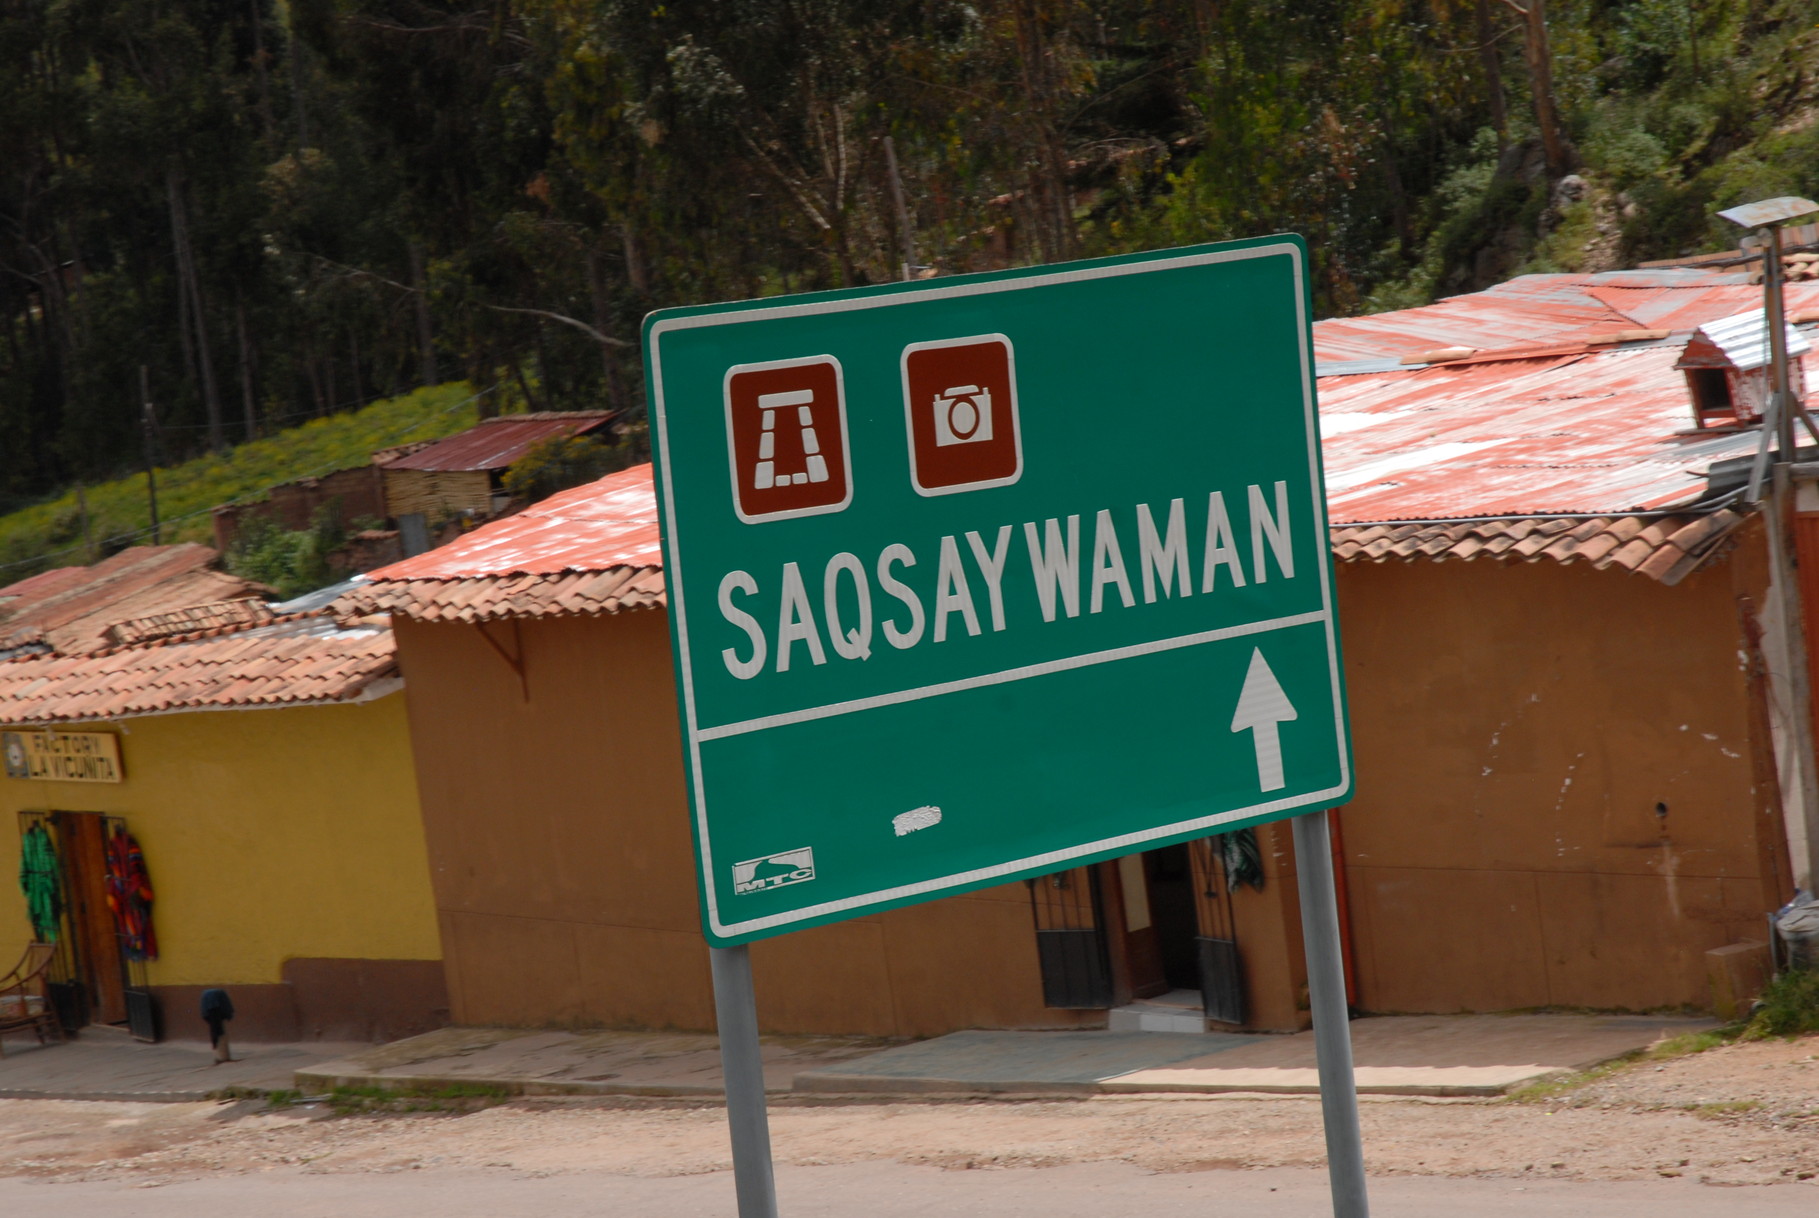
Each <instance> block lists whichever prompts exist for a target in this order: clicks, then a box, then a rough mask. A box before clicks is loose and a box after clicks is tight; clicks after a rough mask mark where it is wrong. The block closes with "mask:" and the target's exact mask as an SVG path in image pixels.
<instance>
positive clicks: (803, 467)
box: [726, 355, 853, 523]
mask: <svg viewBox="0 0 1819 1218" xmlns="http://www.w3.org/2000/svg"><path fill="white" fill-rule="evenodd" d="M726 431H727V458H728V460H729V462H730V463H731V466H732V476H733V503H734V507H735V509H736V510H737V511H738V513H739V519H741V520H743V521H746V522H747V523H753V522H756V521H759V520H776V519H785V518H788V517H791V516H812V515H815V514H817V513H819V512H837V511H839V510H840V509H841V508H843V507H845V506H846V505H847V502H848V501H849V500H850V499H851V498H852V489H853V480H852V470H851V469H850V468H849V466H848V464H847V455H846V398H845V394H844V391H843V387H842V385H841V376H840V361H839V360H837V359H835V358H834V357H833V356H831V355H818V356H815V357H813V358H811V359H799V360H779V361H776V362H773V363H766V364H740V365H739V366H737V367H735V368H730V369H728V370H727V374H726Z"/></svg>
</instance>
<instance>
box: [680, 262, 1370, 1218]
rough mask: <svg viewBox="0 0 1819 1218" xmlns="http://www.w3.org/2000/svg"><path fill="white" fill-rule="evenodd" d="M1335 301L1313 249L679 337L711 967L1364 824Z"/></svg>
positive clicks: (698, 808) (729, 1053)
mask: <svg viewBox="0 0 1819 1218" xmlns="http://www.w3.org/2000/svg"><path fill="white" fill-rule="evenodd" d="M1309 301H1310V292H1309V287H1308V272H1307V250H1306V247H1305V245H1304V244H1303V243H1302V241H1301V240H1300V238H1298V237H1293V236H1280V237H1266V238H1260V239H1257V240H1253V241H1238V242H1230V243H1226V244H1222V245H1206V246H1196V247H1192V248H1188V249H1178V250H1161V251H1156V252H1153V253H1146V254H1138V255H1131V256H1127V257H1120V258H1105V259H1098V260H1095V261H1089V262H1078V263H1070V264H1067V265H1062V266H1042V267H1028V268H1021V269H1018V270H1013V271H1002V272H994V273H991V274H985V275H962V276H953V277H950V278H943V279H933V280H928V281H926V282H921V281H918V282H912V283H898V284H888V285H879V286H874V287H866V288H856V289H850V290H846V291H838V292H826V293H819V294H815V295H809V296H794V297H784V298H780V299H768V300H755V301H745V302H741V303H737V304H728V305H710V306H703V307H698V308H683V309H668V310H664V311H662V312H658V313H653V314H652V315H651V316H650V317H649V318H648V319H647V320H646V322H645V327H644V350H645V359H646V376H647V384H648V391H649V402H650V417H651V438H652V442H653V451H654V455H655V459H656V463H657V470H656V475H657V499H658V508H659V511H660V513H661V516H662V526H663V547H664V582H665V588H666V594H667V597H668V604H669V622H670V637H671V643H672V649H673V654H674V658H675V663H676V686H677V694H678V696H677V703H678V708H679V711H680V714H681V720H682V740H683V750H684V764H685V767H686V772H687V777H688V791H689V805H690V813H691V823H692V827H693V829H694V834H695V848H696V862H697V866H698V878H699V881H700V893H701V904H702V927H703V931H704V933H705V935H706V937H707V940H708V942H709V943H710V944H711V945H713V946H714V947H716V948H729V947H735V946H738V945H741V944H745V943H749V942H751V941H752V940H754V939H760V938H764V937H766V936H769V935H777V934H783V933H786V932H788V931H792V930H799V929H804V928H807V927H811V926H817V925H824V924H827V923H832V922H838V921H843V920H845V919H849V918H855V917H863V916H867V915H870V914H876V913H878V912H880V911H882V910H886V909H891V908H894V907H897V906H902V905H908V904H912V903H915V902H920V901H929V900H934V899H936V898H938V897H942V896H947V895H953V894H958V893H962V892H967V891H970V890H973V889H978V888H984V887H987V886H991V885H997V884H1003V883H1005V882H1007V881H1010V880H1016V879H1021V878H1024V877H1027V876H1034V875H1046V874H1050V873H1053V872H1056V871H1061V870H1064V869H1066V868H1069V867H1076V866H1081V865H1084V864H1088V863H1092V862H1096V861H1098V860H1101V859H1110V858H1118V857H1122V856H1125V855H1129V854H1134V853H1136V852H1138V851H1141V850H1147V849H1152V848H1155V847H1160V846H1165V845H1169V844H1172V843H1176V842H1184V841H1191V840H1194V839H1197V838H1202V837H1205V836H1207V835H1208V834H1212V833H1219V832H1224V831H1227V830H1231V829H1236V828H1240V827H1242V826H1244V825H1252V824H1257V823H1260V822H1263V821H1272V820H1280V819H1283V818H1287V817H1292V816H1297V815H1300V814H1302V813H1305V812H1307V811H1309V810H1319V809H1324V808H1328V807H1332V806H1334V805H1337V804H1341V803H1344V802H1345V801H1346V800H1348V799H1349V798H1350V797H1351V790H1352V768H1351V745H1350V734H1349V729H1348V726H1347V723H1346V710H1345V692H1344V683H1343V680H1342V677H1341V667H1340V659H1339V636H1338V621H1337V614H1336V609H1335V605H1334V598H1333V577H1332V556H1331V554H1330V552H1329V546H1328V533H1327V521H1326V499H1325V486H1324V482H1323V479H1322V476H1321V472H1320V435H1319V425H1318V419H1317V416H1316V412H1315V404H1314V364H1313V337H1312V329H1311V313H1310V303H1309ZM1322 857H1324V856H1322ZM1328 886H1329V887H1328V896H1327V898H1326V899H1327V901H1328V908H1329V910H1330V902H1331V895H1330V873H1329V875H1328ZM1328 921H1329V922H1330V921H1331V916H1330V913H1329V915H1328ZM1319 924H1320V921H1319V918H1318V917H1310V920H1309V925H1310V926H1317V925H1319ZM1318 937H1319V936H1318V935H1315V936H1313V937H1311V938H1310V952H1312V951H1314V950H1315V946H1314V940H1315V939H1317V938H1318ZM743 960H744V957H743V956H738V957H733V956H723V955H720V954H716V956H715V965H714V968H715V980H716V993H717V996H718V997H717V1000H718V1002H719V1003H720V1010H721V1018H722V1021H723V1025H724V1030H725V1036H726V1042H725V1046H724V1048H723V1052H724V1054H725V1055H726V1063H727V1085H728V1103H729V1115H730V1117H731V1119H732V1121H733V1125H734V1130H735V1147H736V1158H737V1159H738V1161H739V1162H741V1163H745V1164H747V1165H748V1166H749V1170H748V1171H747V1172H746V1173H745V1175H743V1176H742V1177H741V1181H740V1196H741V1205H742V1207H743V1206H744V1205H745V1204H746V1200H747V1198H750V1199H751V1202H750V1203H751V1204H752V1205H753V1206H759V1205H763V1204H768V1202H764V1201H762V1200H761V1199H760V1198H762V1197H768V1195H769V1182H768V1175H765V1174H761V1173H760V1165H759V1160H760V1159H763V1160H764V1163H765V1164H768V1159H767V1158H765V1157H764V1156H763V1146H764V1138H763V1125H762V1115H763V1089H762V1077H761V1072H759V1070H758V1068H757V1059H756V1052H757V1049H756V1021H755V1017H753V1016H752V1007H751V1000H750V989H749V966H747V965H745V964H744V963H743ZM1335 961H1336V956H1335ZM1321 975H1322V976H1324V974H1321ZM1319 984H1320V985H1321V986H1322V987H1325V988H1322V989H1320V990H1319V991H1318V992H1320V993H1327V992H1328V991H1329V990H1330V989H1331V987H1329V986H1326V985H1325V982H1324V981H1322V982H1320V983H1319ZM1337 992H1338V993H1339V994H1340V998H1339V999H1338V1001H1339V1003H1340V1006H1339V1007H1338V1010H1339V1012H1340V1016H1339V1018H1340V1019H1341V1020H1343V1015H1344V1010H1343V1003H1344V1000H1343V984H1342V983H1341V985H1340V986H1339V988H1338V991H1337ZM1322 1026H1323V1027H1325V1028H1326V1030H1327V1031H1328V1033H1333V1034H1337V1035H1339V1036H1340V1037H1341V1039H1343V1033H1344V1025H1343V1022H1341V1023H1339V1024H1337V1025H1333V1024H1332V1022H1331V1020H1330V1019H1326V1020H1324V1022H1323V1024H1322ZM1323 1044H1324V1042H1323ZM1322 1056H1323V1061H1324V1060H1325V1058H1327V1057H1328V1056H1330V1054H1327V1053H1325V1052H1323V1055H1322ZM736 1076H737V1081H736ZM735 1089H737V1090H738V1092H739V1095H740V1096H741V1097H742V1098H741V1099H739V1100H738V1101H737V1102H735V1100H734V1092H735ZM1353 1128H1354V1130H1355V1128H1356V1120H1355V1116H1354V1120H1353ZM1354 1141H1355V1137H1354ZM771 1212H772V1211H771V1210H770V1209H763V1208H754V1209H751V1210H750V1211H749V1215H768V1214H770V1213H771ZM741 1213H742V1214H747V1211H746V1210H745V1209H743V1208H742V1210H741ZM749 1215H748V1218H749Z"/></svg>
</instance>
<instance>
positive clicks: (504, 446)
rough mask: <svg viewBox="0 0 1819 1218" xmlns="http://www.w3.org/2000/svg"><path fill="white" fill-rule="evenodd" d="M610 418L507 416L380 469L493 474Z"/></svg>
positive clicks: (604, 414) (593, 414)
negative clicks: (549, 441) (536, 449)
mask: <svg viewBox="0 0 1819 1218" xmlns="http://www.w3.org/2000/svg"><path fill="white" fill-rule="evenodd" d="M612 417H613V415H612V412H611V411H607V410H575V411H543V412H540V413H536V414H508V415H502V416H500V417H499V418H496V419H486V420H483V421H482V422H481V423H480V424H479V426H477V427H470V428H468V429H467V430H466V431H464V432H461V433H460V434H459V435H453V436H450V437H449V438H448V439H446V440H437V441H436V442H435V443H434V444H426V445H424V446H423V447H422V448H418V449H414V450H412V451H411V452H408V453H406V454H405V455H404V456H402V457H394V458H392V459H391V460H389V461H385V462H383V463H381V465H380V468H381V469H427V470H440V471H451V470H479V469H485V470H493V469H504V468H505V467H506V466H508V465H510V464H511V463H512V462H514V461H516V460H517V459H518V458H519V457H522V456H523V455H524V454H525V452H526V450H528V449H529V448H530V447H531V445H533V444H536V443H538V442H540V441H542V440H547V439H550V438H551V437H553V436H579V435H586V434H587V433H588V432H592V431H597V430H599V429H600V428H602V427H604V426H606V424H607V422H608V421H609V420H610V419H611V418H612Z"/></svg>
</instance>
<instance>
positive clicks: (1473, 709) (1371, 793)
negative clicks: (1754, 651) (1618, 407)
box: [1338, 530, 1790, 1012]
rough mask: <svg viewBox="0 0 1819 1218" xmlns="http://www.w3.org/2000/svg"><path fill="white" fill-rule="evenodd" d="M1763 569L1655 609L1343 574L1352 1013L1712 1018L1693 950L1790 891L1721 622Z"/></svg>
mask: <svg viewBox="0 0 1819 1218" xmlns="http://www.w3.org/2000/svg"><path fill="white" fill-rule="evenodd" d="M1760 546H1761V536H1760V531H1759V530H1751V531H1750V532H1749V533H1747V534H1745V536H1744V541H1743V544H1742V545H1741V546H1740V547H1739V549H1738V550H1737V551H1735V552H1734V553H1733V555H1732V556H1731V557H1730V558H1728V559H1726V560H1723V561H1719V562H1715V563H1713V564H1712V565H1710V566H1708V567H1707V568H1706V569H1704V570H1702V571H1700V572H1698V573H1697V574H1695V575H1693V576H1692V577H1691V578H1689V579H1688V580H1687V581H1686V582H1685V583H1683V584H1681V585H1680V586H1678V587H1674V588H1665V587H1662V586H1661V585H1660V584H1658V583H1656V582H1654V581H1653V580H1648V579H1640V578H1636V577H1633V576H1629V575H1625V574H1622V573H1620V572H1617V571H1602V572H1601V571H1594V570H1591V569H1589V568H1587V567H1582V566H1560V565H1556V564H1554V563H1551V562H1539V563H1533V564H1518V565H1503V564H1498V563H1492V562H1475V563H1429V562H1415V563H1407V564H1405V563H1390V564H1384V565H1381V566H1378V565H1371V564H1363V563H1357V564H1342V565H1341V566H1340V567H1339V573H1338V589H1339V606H1340V614H1341V621H1342V622H1343V623H1344V646H1345V652H1346V657H1345V658H1346V674H1347V682H1348V688H1349V692H1350V696H1351V707H1352V722H1353V734H1354V741H1355V744H1356V752H1357V776H1358V782H1357V798H1356V800H1355V802H1354V803H1353V804H1352V805H1351V806H1349V807H1348V808H1346V810H1345V811H1344V812H1343V813H1342V814H1341V815H1342V817H1343V828H1344V839H1345V853H1346V865H1347V868H1348V879H1349V881H1350V905H1351V913H1352V917H1353V924H1354V929H1355V935H1356V941H1355V958H1356V961H1357V967H1358V988H1359V1002H1360V1004H1361V1005H1362V1006H1363V1007H1364V1008H1365V1009H1367V1010H1372V1011H1385V1012H1387V1011H1458V1010H1475V1011H1495V1010H1508V1009H1512V1008H1523V1007H1542V1006H1569V1007H1575V1006H1583V1007H1596V1008H1607V1009H1608V1008H1621V1009H1628V1010H1650V1009H1655V1008H1660V1007H1682V1006H1686V1007H1695V1008H1704V1007H1705V1006H1706V1005H1707V1003H1708V1001H1709V998H1708V993H1707V982H1706V969H1705V961H1704V959H1703V953H1704V952H1705V951H1706V950H1708V949H1710V948H1715V947H1721V946H1723V945H1725V944H1728V943H1732V942H1734V941H1738V940H1742V939H1756V940H1761V939H1763V938H1764V937H1765V935H1764V923H1763V915H1764V914H1765V913H1766V912H1767V911H1769V910H1771V909H1773V908H1775V907H1776V906H1777V905H1779V904H1780V903H1781V902H1782V901H1784V900H1786V898H1787V895H1788V891H1789V883H1790V882H1789V880H1788V879H1787V873H1786V858H1785V838H1784V835H1783V832H1782V830H1781V825H1780V817H1779V812H1778V811H1777V804H1776V793H1775V789H1774V786H1773V770H1772V763H1769V762H1768V761H1767V758H1768V756H1769V754H1768V752H1767V750H1768V748H1769V742H1768V740H1767V732H1766V731H1765V730H1761V729H1759V728H1756V727H1754V726H1753V716H1754V715H1758V714H1760V713H1761V708H1760V707H1757V708H1755V710H1754V711H1753V710H1752V704H1751V699H1752V696H1753V693H1752V684H1751V680H1750V676H1749V672H1748V665H1747V651H1746V649H1747V647H1748V641H1747V638H1746V635H1745V632H1744V631H1743V629H1742V626H1741V621H1742V618H1741V616H1740V614H1741V611H1742V610H1741V607H1740V604H1739V601H1738V597H1739V596H1747V597H1752V598H1753V600H1754V603H1755V604H1757V605H1760V603H1761V601H1762V595H1761V584H1762V577H1761V571H1762V567H1761V557H1760ZM1658 805H1659V806H1660V807H1662V808H1664V809H1665V812H1664V813H1658V812H1657V806H1658Z"/></svg>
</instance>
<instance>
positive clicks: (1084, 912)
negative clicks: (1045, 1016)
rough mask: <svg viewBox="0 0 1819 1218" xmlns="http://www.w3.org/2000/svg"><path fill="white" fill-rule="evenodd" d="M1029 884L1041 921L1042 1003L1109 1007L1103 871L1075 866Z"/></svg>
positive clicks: (1074, 1007)
mask: <svg viewBox="0 0 1819 1218" xmlns="http://www.w3.org/2000/svg"><path fill="white" fill-rule="evenodd" d="M1026 882H1027V883H1028V884H1029V890H1030V909H1031V912H1032V913H1033V915H1034V917H1035V921H1036V952H1037V958H1038V960H1039V961H1040V963H1041V968H1042V1002H1043V1005H1044V1006H1049V1007H1057V1008H1061V1009H1064V1010H1104V1009H1106V1008H1108V1007H1110V1006H1111V1005H1112V969H1111V959H1110V957H1109V956H1108V954H1107V947H1106V941H1105V917H1104V902H1103V900H1102V898H1101V894H1100V891H1099V873H1098V869H1097V868H1094V867H1074V868H1070V869H1069V870H1067V871H1057V872H1056V873H1055V874H1054V875H1045V876H1039V877H1038V878H1036V879H1033V880H1029V881H1026Z"/></svg>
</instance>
